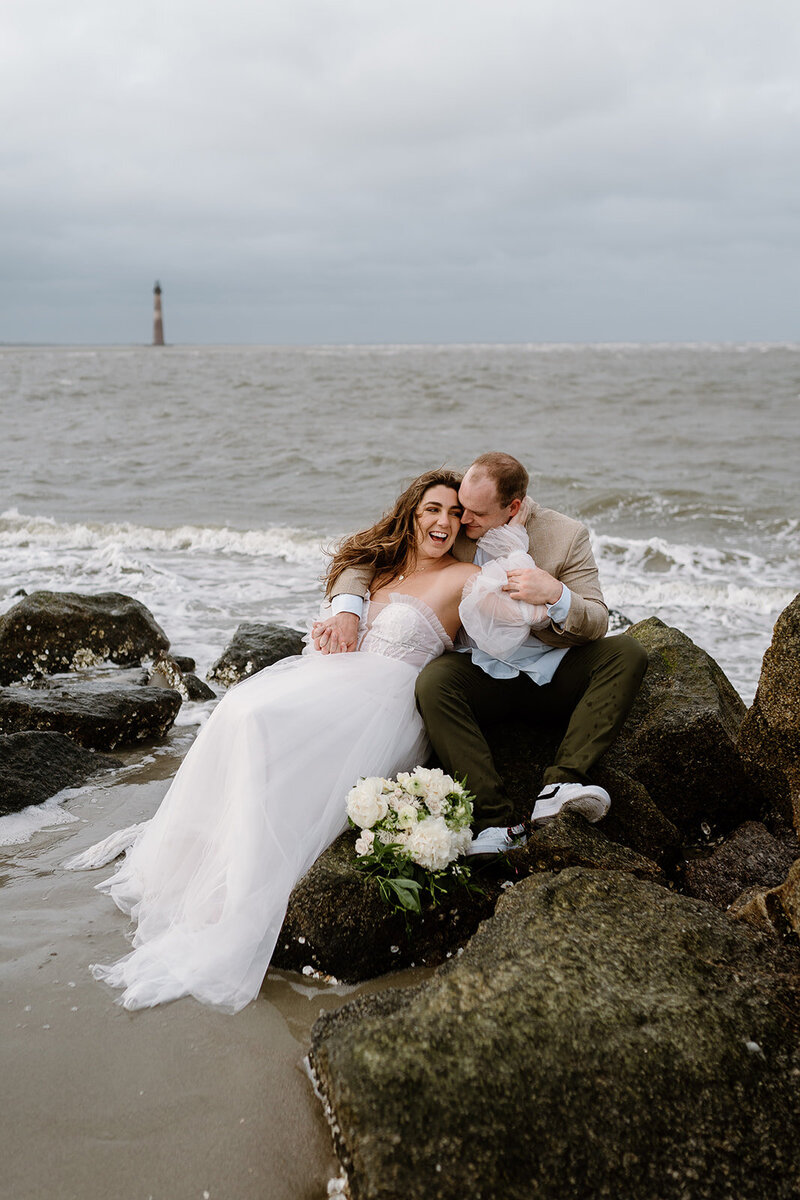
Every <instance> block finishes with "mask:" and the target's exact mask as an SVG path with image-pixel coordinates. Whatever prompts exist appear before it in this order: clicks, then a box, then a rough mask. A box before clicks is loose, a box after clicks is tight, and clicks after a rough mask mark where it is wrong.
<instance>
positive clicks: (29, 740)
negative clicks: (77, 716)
mask: <svg viewBox="0 0 800 1200" xmlns="http://www.w3.org/2000/svg"><path fill="white" fill-rule="evenodd" d="M117 766H119V764H118V763H117V761H116V759H114V758H109V757H107V756H106V755H104V754H94V753H92V751H91V750H85V749H84V748H83V747H82V746H78V745H76V744H75V742H73V741H72V740H71V739H70V738H68V737H65V736H64V734H62V733H33V732H30V733H12V734H10V735H8V736H0V816H5V815H6V813H10V812H18V811H19V809H21V808H27V807H28V805H29V804H41V803H42V802H43V801H44V800H47V799H48V798H49V797H50V796H54V795H55V794H56V792H60V791H61V790H62V788H66V787H79V786H80V785H81V784H83V783H85V782H86V780H87V779H88V778H89V777H90V776H91V775H93V774H94V773H95V772H96V771H106V770H109V769H112V768H114V767H117Z"/></svg>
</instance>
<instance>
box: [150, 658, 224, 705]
mask: <svg viewBox="0 0 800 1200" xmlns="http://www.w3.org/2000/svg"><path fill="white" fill-rule="evenodd" d="M183 661H184V662H191V663H193V661H194V660H193V659H191V658H190V659H184V660H183ZM148 683H150V684H151V685H152V686H153V687H166V688H171V689H172V690H173V691H175V692H180V694H181V697H182V698H183V699H184V700H216V698H217V697H216V693H215V692H213V691H212V690H211V688H210V687H209V686H208V684H207V683H203V681H202V679H198V678H197V676H196V675H194V674H192V672H191V671H188V670H184V669H183V668H182V667H181V665H180V662H179V661H178V659H177V658H173V657H172V655H171V654H167V653H166V652H165V651H162V652H161V653H160V654H159V655H157V656H156V658H155V659H154V660H153V665H152V667H151V669H150V672H149V677H148Z"/></svg>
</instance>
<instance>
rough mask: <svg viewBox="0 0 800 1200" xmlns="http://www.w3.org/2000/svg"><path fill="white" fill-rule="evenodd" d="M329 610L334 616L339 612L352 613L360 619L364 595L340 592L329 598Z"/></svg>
mask: <svg viewBox="0 0 800 1200" xmlns="http://www.w3.org/2000/svg"><path fill="white" fill-rule="evenodd" d="M331 612H332V613H333V615H334V616H335V617H338V615H339V613H341V612H349V613H353V615H354V616H356V617H358V619H359V621H360V620H361V617H362V615H363V612H364V597H363V596H354V595H351V594H350V593H349V592H342V593H341V595H339V596H334V597H333V599H332V600H331Z"/></svg>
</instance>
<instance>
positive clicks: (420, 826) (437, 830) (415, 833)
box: [406, 817, 455, 871]
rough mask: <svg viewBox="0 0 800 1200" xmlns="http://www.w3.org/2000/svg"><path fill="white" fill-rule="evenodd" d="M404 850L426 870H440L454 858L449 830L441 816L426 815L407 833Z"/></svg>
mask: <svg viewBox="0 0 800 1200" xmlns="http://www.w3.org/2000/svg"><path fill="white" fill-rule="evenodd" d="M406 851H407V853H408V854H410V856H411V858H412V860H413V861H414V862H415V863H418V864H419V866H421V867H425V868H426V869H427V870H428V871H442V870H443V869H444V868H445V867H446V866H447V864H448V863H449V862H452V860H453V859H454V858H455V854H454V853H453V849H452V842H451V836H450V831H449V829H448V828H447V825H446V824H445V820H444V818H443V817H426V818H425V819H424V820H423V821H419V822H418V823H417V824H416V825H415V826H414V828H413V829H412V830H411V832H410V833H409V835H408V841H407V842H406Z"/></svg>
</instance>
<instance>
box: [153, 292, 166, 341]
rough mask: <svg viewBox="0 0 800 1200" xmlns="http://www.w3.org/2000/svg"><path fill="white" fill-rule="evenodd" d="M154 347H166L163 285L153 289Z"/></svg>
mask: <svg viewBox="0 0 800 1200" xmlns="http://www.w3.org/2000/svg"><path fill="white" fill-rule="evenodd" d="M153 345H154V346H163V345H164V318H163V317H162V315H161V284H160V283H159V282H158V280H156V286H155V287H154V288H153Z"/></svg>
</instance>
